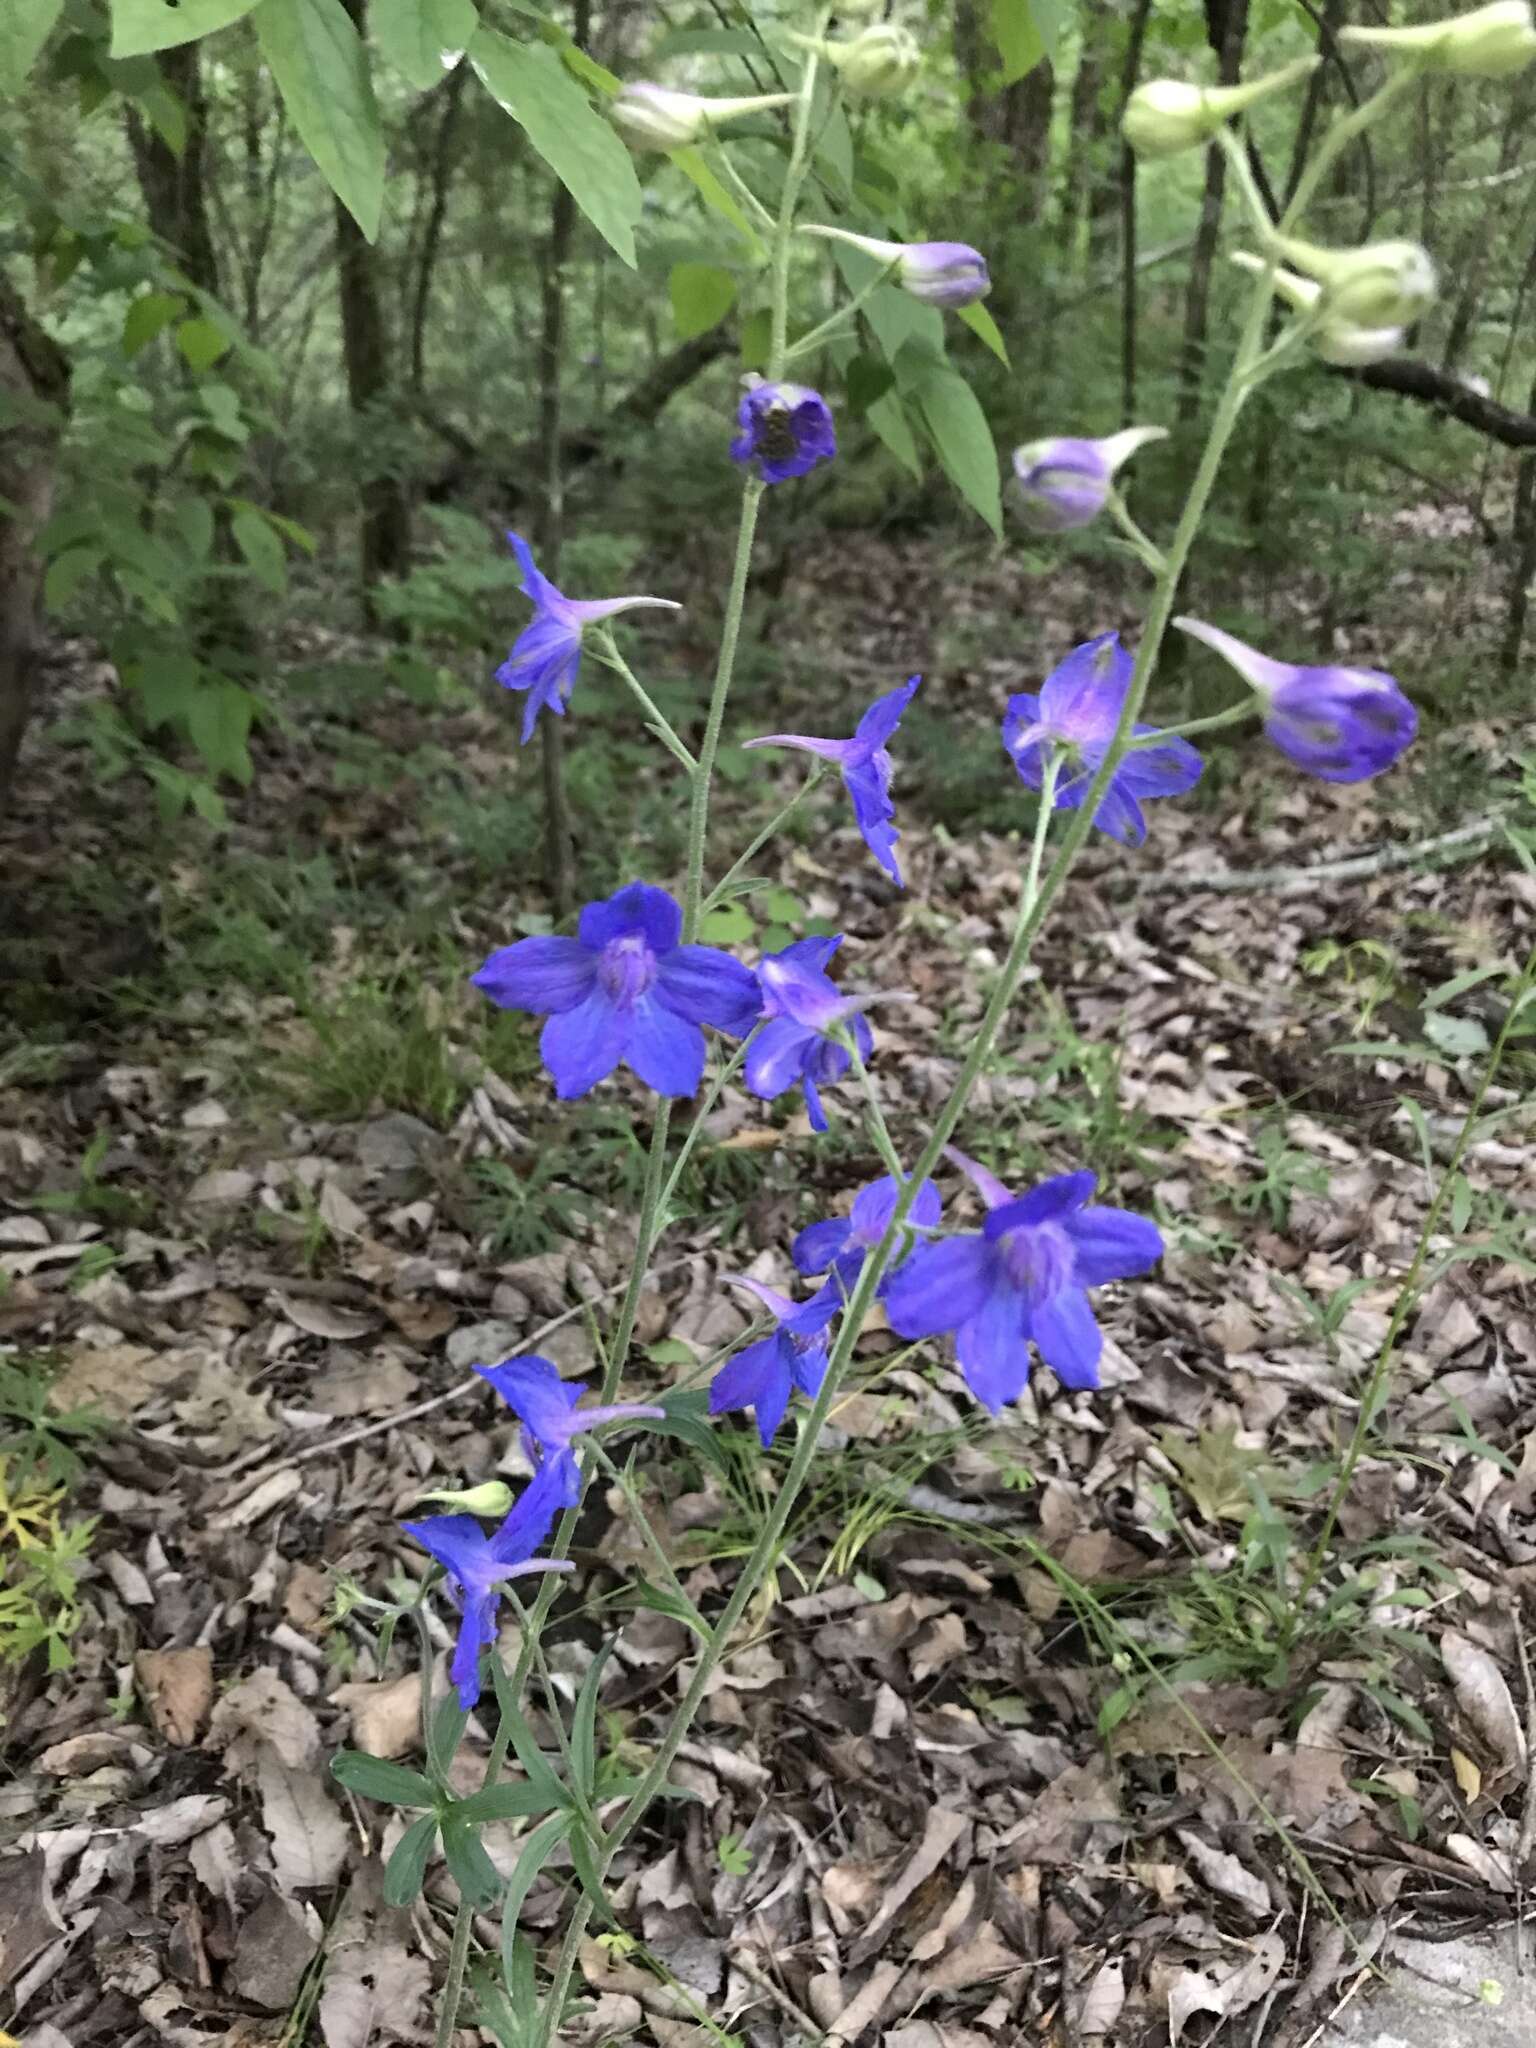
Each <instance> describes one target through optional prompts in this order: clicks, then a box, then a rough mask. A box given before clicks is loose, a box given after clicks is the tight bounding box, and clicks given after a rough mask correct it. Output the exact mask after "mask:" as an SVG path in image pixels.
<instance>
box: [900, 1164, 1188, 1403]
mask: <svg viewBox="0 0 1536 2048" xmlns="http://www.w3.org/2000/svg"><path fill="white" fill-rule="evenodd" d="M948 1156H949V1157H950V1158H951V1159H953V1160H954V1161H955V1162H956V1163H957V1164H958V1165H959V1166H960V1167H962V1168H963V1169H964V1171H965V1172H966V1173H967V1174H968V1175H969V1176H970V1178H971V1180H972V1181H973V1182H974V1183H975V1185H976V1187H977V1189H978V1191H979V1192H980V1194H981V1197H982V1200H983V1201H984V1202H985V1203H986V1205H987V1208H988V1211H989V1212H990V1213H989V1214H988V1216H987V1220H986V1223H985V1224H984V1226H983V1227H982V1229H981V1230H980V1231H971V1232H966V1233H964V1234H963V1235H961V1236H958V1237H949V1238H943V1239H940V1240H939V1241H938V1242H937V1243H934V1244H925V1245H919V1246H918V1248H917V1250H916V1251H915V1252H914V1253H913V1254H912V1256H911V1258H910V1259H908V1260H907V1262H906V1264H905V1265H904V1266H903V1267H902V1269H901V1271H900V1272H899V1273H898V1274H897V1275H896V1276H895V1278H894V1280H893V1281H892V1283H891V1287H890V1291H889V1293H888V1294H887V1295H886V1304H885V1305H886V1314H887V1315H888V1316H889V1318H890V1323H891V1328H892V1329H893V1330H895V1331H896V1333H897V1335H898V1336H902V1337H934V1336H938V1335H940V1334H941V1333H947V1332H953V1334H954V1338H955V1351H956V1356H957V1357H958V1359H959V1362H960V1370H961V1372H962V1373H963V1374H964V1375H965V1378H966V1382H967V1384H968V1385H969V1387H970V1389H971V1392H972V1393H973V1394H974V1395H975V1396H976V1398H977V1400H978V1401H980V1402H981V1404H982V1405H983V1407H985V1408H989V1409H990V1410H991V1411H992V1413H993V1414H994V1415H996V1414H998V1413H999V1412H1000V1411H1001V1410H1002V1409H1003V1408H1004V1407H1005V1406H1006V1405H1007V1404H1008V1403H1009V1402H1011V1401H1016V1400H1017V1399H1018V1398H1019V1396H1020V1394H1021V1393H1023V1391H1024V1388H1025V1386H1026V1385H1027V1384H1028V1381H1029V1346H1030V1344H1031V1342H1033V1343H1034V1345H1035V1346H1036V1348H1037V1349H1038V1350H1039V1352H1040V1355H1041V1357H1042V1358H1043V1359H1044V1360H1045V1362H1046V1364H1047V1365H1048V1366H1050V1368H1051V1369H1052V1371H1053V1372H1054V1373H1055V1374H1056V1376H1057V1378H1058V1379H1060V1380H1061V1381H1063V1383H1064V1384H1065V1385H1067V1386H1069V1387H1096V1386H1097V1385H1098V1384H1099V1355H1100V1352H1101V1350H1102V1348H1103V1340H1102V1338H1101V1336H1100V1334H1099V1326H1098V1324H1097V1323H1096V1322H1095V1321H1094V1317H1093V1309H1092V1307H1091V1306H1090V1304H1089V1301H1088V1293H1087V1290H1088V1289H1089V1288H1090V1287H1100V1286H1102V1285H1103V1284H1104V1282H1105V1281H1107V1280H1125V1279H1129V1278H1130V1277H1131V1276H1132V1275H1133V1274H1137V1273H1145V1272H1146V1271H1147V1270H1148V1269H1149V1268H1150V1267H1152V1266H1154V1265H1156V1263H1157V1261H1158V1260H1159V1259H1160V1258H1161V1257H1162V1255H1163V1240H1162V1237H1161V1234H1160V1233H1159V1231H1158V1229H1157V1226H1156V1225H1155V1224H1153V1223H1149V1222H1148V1221H1147V1219H1146V1218H1145V1217H1143V1216H1134V1215H1132V1214H1130V1213H1129V1212H1128V1211H1127V1210H1124V1209H1107V1208H1090V1207H1089V1206H1088V1204H1089V1201H1090V1198H1091V1197H1092V1194H1093V1191H1094V1189H1095V1187H1096V1186H1097V1185H1098V1181H1097V1176H1096V1175H1094V1174H1091V1173H1066V1174H1059V1175H1058V1176H1057V1177H1056V1178H1055V1179H1053V1180H1046V1181H1042V1182H1041V1183H1040V1185H1039V1187H1037V1188H1035V1189H1033V1190H1032V1191H1031V1192H1030V1193H1029V1194H1027V1195H1024V1196H1023V1197H1021V1198H1020V1199H1017V1200H1015V1199H1014V1197H1013V1196H1012V1195H1010V1193H1009V1191H1008V1189H1007V1188H1005V1187H1004V1186H1003V1184H1002V1182H1001V1181H999V1180H998V1179H997V1178H996V1177H995V1176H994V1175H993V1174H990V1173H988V1172H987V1170H986V1169H985V1167H981V1166H978V1165H977V1163H976V1162H975V1161H974V1160H972V1159H967V1158H966V1157H965V1155H964V1154H963V1153H960V1152H956V1151H954V1150H950V1152H949V1155H948Z"/></svg>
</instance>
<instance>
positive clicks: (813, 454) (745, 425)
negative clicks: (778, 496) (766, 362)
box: [731, 377, 837, 484]
mask: <svg viewBox="0 0 1536 2048" xmlns="http://www.w3.org/2000/svg"><path fill="white" fill-rule="evenodd" d="M736 423H737V425H738V426H739V427H740V428H741V432H740V433H739V434H738V435H737V436H736V438H735V440H734V441H733V442H732V443H731V460H732V461H733V462H754V463H756V465H757V473H758V475H759V476H760V477H761V478H762V480H763V482H764V483H765V484H782V483H785V482H787V481H788V479H789V478H790V477H792V476H804V475H805V473H806V471H807V470H811V469H814V468H815V467H816V465H817V463H818V462H830V461H831V459H832V457H833V456H834V455H835V454H836V453H837V435H836V433H835V432H834V430H833V426H832V414H831V411H830V409H829V408H828V405H827V401H826V400H825V399H824V398H823V397H822V395H821V393H820V392H819V391H808V390H807V389H806V387H805V385H803V384H768V383H765V382H764V380H763V379H762V378H761V377H758V378H755V379H753V380H752V382H751V383H750V385H749V388H748V389H747V390H746V392H745V393H744V394H743V396H742V400H741V404H740V405H739V406H738V407H737V408H736Z"/></svg>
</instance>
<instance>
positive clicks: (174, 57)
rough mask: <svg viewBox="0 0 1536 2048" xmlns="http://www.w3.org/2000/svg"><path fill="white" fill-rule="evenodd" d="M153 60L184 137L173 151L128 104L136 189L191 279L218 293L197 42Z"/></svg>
mask: <svg viewBox="0 0 1536 2048" xmlns="http://www.w3.org/2000/svg"><path fill="white" fill-rule="evenodd" d="M158 62H159V65H160V75H161V77H162V78H163V79H164V80H165V83H166V85H167V86H168V87H169V88H170V90H171V91H172V92H173V93H174V94H175V95H176V97H177V99H179V100H180V101H181V104H182V107H183V109H184V111H185V113H186V117H187V133H186V140H185V142H184V143H183V144H182V148H181V153H180V155H178V154H177V153H176V151H175V150H173V149H172V148H171V146H170V144H169V143H168V142H167V141H166V140H165V138H164V136H163V135H161V134H160V133H159V131H158V130H157V129H154V128H151V127H150V125H149V124H148V122H147V121H145V120H143V119H142V118H141V116H140V115H139V114H138V113H137V112H136V111H135V110H134V108H132V107H131V106H130V107H129V109H128V112H127V127H128V141H129V145H130V147H131V149H132V151H133V161H134V167H135V169H136V170H137V172H138V177H139V188H140V190H141V191H142V192H143V195H144V205H145V209H146V211H147V212H148V214H149V224H150V226H151V227H152V228H153V229H154V231H155V233H156V234H157V235H158V236H159V237H160V239H161V240H162V241H163V242H168V243H169V244H170V246H171V247H172V248H173V249H174V250H175V251H176V253H177V255H178V256H179V257H180V259H181V263H182V267H183V268H184V269H185V271H186V273H187V276H188V277H189V278H190V279H191V280H192V282H193V284H195V285H198V286H200V287H201V289H202V290H203V291H205V292H212V293H213V294H214V295H215V296H217V294H218V289H219V263H218V256H217V254H216V251H215V247H214V236H213V227H212V223H211V220H210V217H209V211H208V181H207V163H208V159H207V139H208V103H207V101H206V99H205V98H204V97H203V78H202V71H201V68H200V65H199V59H198V46H197V44H196V43H195V42H193V43H182V44H180V45H179V46H178V47H177V48H176V49H174V50H162V51H161V52H160V55H159V58H158Z"/></svg>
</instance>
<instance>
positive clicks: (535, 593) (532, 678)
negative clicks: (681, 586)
mask: <svg viewBox="0 0 1536 2048" xmlns="http://www.w3.org/2000/svg"><path fill="white" fill-rule="evenodd" d="M507 539H508V541H509V542H510V543H511V546H512V552H513V554H514V555H516V557H517V563H518V567H519V568H520V569H521V570H522V572H523V583H522V589H523V595H524V596H525V597H529V598H532V600H533V618H532V620H531V621H530V622H529V624H528V625H527V626H525V627H524V629H523V631H522V632H521V633H520V634H519V635H518V637H517V639H516V641H515V642H514V643H513V647H512V652H511V653H510V654H509V655H508V656H507V658H506V660H505V661H504V662H503V663H502V664H501V667H500V668H499V669H497V671H496V680H497V682H498V683H500V684H501V686H502V688H503V689H504V690H526V691H527V692H528V696H527V700H526V702H525V703H524V705H523V744H524V745H525V746H526V745H527V743H528V741H529V740H531V739H532V738H533V729H534V727H535V726H536V725H537V724H538V720H539V713H540V712H541V711H552V712H554V713H555V714H556V715H557V716H558V717H562V718H563V717H564V715H565V707H566V705H567V704H569V703H570V701H571V691H572V689H573V688H574V687H575V683H576V671H577V670H578V668H579V667H580V666H581V638H582V635H583V633H584V632H585V631H586V629H587V627H588V626H591V625H595V624H596V622H597V621H598V620H599V619H611V618H612V617H613V616H614V615H615V613H617V612H628V611H634V610H635V609H637V607H640V606H646V605H649V606H651V607H653V608H656V609H659V610H662V611H669V612H675V611H681V609H682V607H681V605H679V604H677V603H675V602H674V601H673V599H671V598H670V597H596V598H584V597H567V596H566V595H565V592H564V591H563V590H557V589H556V588H555V586H554V584H553V583H551V582H550V580H549V578H548V577H547V576H545V575H542V574H541V573H540V572H539V570H538V569H537V568H535V566H534V561H533V551H532V549H531V548H530V547H529V545H528V543H527V541H525V540H524V539H523V537H522V535H521V534H520V533H509V534H508V535H507Z"/></svg>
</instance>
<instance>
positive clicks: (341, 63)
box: [254, 0, 384, 242]
mask: <svg viewBox="0 0 1536 2048" xmlns="http://www.w3.org/2000/svg"><path fill="white" fill-rule="evenodd" d="M254 19H255V22H256V33H257V35H258V36H259V37H260V39H261V49H262V55H263V56H264V57H265V58H266V60H267V63H268V65H269V66H270V67H271V71H272V76H273V78H274V79H275V80H276V81H277V87H278V90H279V92H281V94H282V96H283V104H284V106H285V107H286V108H287V109H288V113H289V115H290V116H291V118H292V121H293V125H294V127H295V128H296V129H297V130H298V132H299V134H300V136H301V137H302V138H303V141H304V145H305V147H306V148H307V149H308V151H309V153H310V155H311V156H312V157H313V158H314V160H315V163H316V165H317V166H318V167H319V169H320V171H321V173H322V174H323V176H324V177H325V179H326V182H327V183H328V184H329V185H330V186H331V188H332V190H333V191H334V192H335V194H336V196H337V198H338V199H340V201H341V203H342V204H343V206H345V207H346V209H347V211H348V212H349V213H350V214H351V215H352V217H353V219H354V220H355V221H356V222H357V224H358V226H359V227H360V228H361V229H362V231H363V233H364V234H365V235H366V236H367V238H368V240H369V241H370V242H371V241H373V240H374V239H375V238H376V236H377V235H378V232H379V214H380V210H381V208H382V206H383V203H384V130H383V127H382V125H381V123H380V120H379V107H378V101H377V100H376V99H375V98H374V93H373V80H372V78H371V76H370V74H369V70H368V58H367V53H366V51H365V50H364V48H363V45H362V42H361V40H360V38H359V36H358V33H357V30H356V29H355V28H354V27H353V26H352V22H351V20H350V18H349V17H348V14H347V10H346V9H345V8H344V7H343V6H342V4H341V0H261V4H260V6H259V7H258V8H257V9H256V12H255V17H254Z"/></svg>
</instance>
